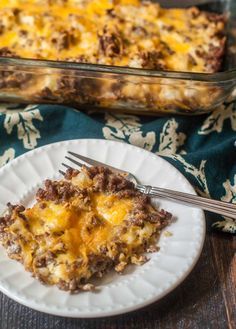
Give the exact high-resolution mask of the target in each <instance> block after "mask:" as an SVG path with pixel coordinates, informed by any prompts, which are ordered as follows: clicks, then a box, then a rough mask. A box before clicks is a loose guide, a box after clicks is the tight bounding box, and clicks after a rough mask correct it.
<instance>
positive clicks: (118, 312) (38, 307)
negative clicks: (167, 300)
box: [0, 138, 206, 319]
mask: <svg viewBox="0 0 236 329" xmlns="http://www.w3.org/2000/svg"><path fill="white" fill-rule="evenodd" d="M80 141H89V142H93V141H94V142H102V143H105V144H106V143H110V144H124V145H125V146H126V147H128V148H134V149H136V151H139V152H140V151H141V152H144V153H147V154H148V156H152V157H153V158H158V159H159V160H160V161H163V163H166V164H168V166H170V167H171V168H172V169H173V170H175V171H176V172H177V173H178V174H179V175H181V176H182V179H183V180H185V183H187V185H188V187H189V188H190V189H191V190H192V192H193V194H195V195H197V193H196V191H195V189H194V188H193V186H192V185H191V183H190V182H189V181H188V179H187V178H186V177H185V176H184V175H183V174H182V173H181V172H180V171H179V170H178V169H177V168H176V167H175V166H174V165H173V164H172V163H170V162H168V161H167V160H166V159H165V158H164V157H162V156H160V155H158V154H155V153H153V152H151V151H148V150H146V149H143V148H141V147H139V146H136V145H132V144H128V143H125V142H123V141H115V140H106V139H102V138H75V139H69V140H68V139H66V140H61V141H57V142H53V143H50V144H45V145H42V146H39V147H36V148H34V149H33V150H30V151H26V152H25V153H23V154H21V155H19V156H17V157H16V158H15V159H13V160H11V161H10V162H8V163H7V164H6V165H4V166H3V167H1V168H0V174H1V172H4V171H5V170H7V168H8V167H11V166H14V165H16V164H17V162H19V161H21V160H22V159H24V158H25V157H30V156H31V155H32V154H34V153H37V152H39V151H40V150H42V149H50V148H52V147H53V146H55V145H57V144H58V145H59V144H69V143H70V142H80ZM199 220H200V221H201V225H202V227H201V228H202V235H201V243H200V245H199V248H198V253H197V254H196V256H195V258H194V261H193V262H192V264H191V266H189V267H188V269H187V270H185V271H184V273H183V274H182V275H181V277H180V278H178V279H177V280H176V282H175V283H174V284H172V285H171V286H170V287H169V288H167V289H164V290H163V291H162V292H161V293H160V294H159V295H158V296H154V297H152V298H150V299H147V300H145V301H143V302H138V303H137V304H135V305H131V306H128V307H126V308H125V309H123V308H119V309H116V310H109V311H108V310H107V311H102V312H101V311H93V312H92V313H91V312H90V311H89V310H87V311H86V312H85V311H83V312H82V313H81V312H80V311H78V312H79V313H81V314H74V313H73V311H72V313H68V312H67V311H65V312H63V311H62V310H61V309H60V310H58V311H57V310H51V309H50V308H48V309H47V310H46V309H45V308H46V307H44V306H43V305H41V304H40V303H37V304H32V305H30V306H29V304H30V301H28V303H27V300H25V299H24V298H22V299H21V298H20V297H19V296H17V295H15V294H14V293H11V291H9V290H7V289H5V287H2V285H1V282H0V291H1V292H2V293H3V294H5V295H6V296H7V297H9V298H11V299H12V300H14V301H16V302H18V303H19V304H21V305H24V306H26V307H28V308H31V309H33V310H36V311H39V312H43V313H46V314H52V315H56V316H60V317H70V318H81V319H83V318H84V319H86V318H87V319H88V318H102V317H111V316H117V315H121V314H126V313H129V312H132V311H136V310H139V309H141V308H144V307H146V306H148V305H150V304H153V303H154V302H157V301H160V300H161V299H162V298H163V297H165V296H167V295H168V294H169V293H170V292H172V291H174V290H175V289H176V288H177V287H178V286H179V285H181V284H182V283H183V281H185V279H186V278H187V277H188V275H189V274H190V273H191V272H192V270H193V269H194V267H195V265H196V263H197V262H198V260H199V258H200V256H201V254H202V250H203V246H204V243H205V238H206V219H205V214H204V211H203V210H202V209H199ZM90 313H91V314H90Z"/></svg>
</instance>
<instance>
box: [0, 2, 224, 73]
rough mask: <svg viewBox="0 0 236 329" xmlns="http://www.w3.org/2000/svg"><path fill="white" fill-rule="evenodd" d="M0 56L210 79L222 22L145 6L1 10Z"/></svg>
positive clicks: (13, 6) (11, 5) (220, 47)
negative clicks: (204, 75)
mask: <svg viewBox="0 0 236 329" xmlns="http://www.w3.org/2000/svg"><path fill="white" fill-rule="evenodd" d="M0 17H1V19H0V47H1V48H0V54H1V53H2V55H6V56H19V57H23V58H36V59H51V60H59V61H65V60H66V61H75V62H85V63H95V64H106V65H115V66H129V67H136V68H145V69H155V70H172V71H186V72H206V73H212V72H216V71H218V70H219V68H220V65H221V58H222V55H223V51H224V43H225V38H224V33H223V31H224V27H225V20H224V17H222V16H221V15H217V14H212V13H208V12H201V11H199V10H198V9H197V8H195V7H192V8H189V9H163V8H161V7H160V6H159V4H158V3H152V2H149V1H140V0H114V1H111V0H100V1H95V0H92V1H87V0H54V1H52V0H8V1H4V0H3V1H1V2H0Z"/></svg>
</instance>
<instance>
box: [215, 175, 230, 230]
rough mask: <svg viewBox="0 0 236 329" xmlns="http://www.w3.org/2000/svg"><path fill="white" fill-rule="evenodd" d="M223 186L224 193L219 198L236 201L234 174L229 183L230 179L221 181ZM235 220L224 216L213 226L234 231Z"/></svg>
mask: <svg viewBox="0 0 236 329" xmlns="http://www.w3.org/2000/svg"><path fill="white" fill-rule="evenodd" d="M223 187H224V189H225V195H224V196H223V197H222V198H221V200H222V201H226V202H231V203H236V175H234V183H233V184H232V185H231V183H230V180H229V179H227V180H226V181H225V182H224V183H223ZM235 226H236V222H235V220H233V219H231V218H228V217H225V220H224V221H219V222H215V223H214V224H213V227H216V228H217V229H221V230H222V231H225V232H232V233H234V232H235V231H236V228H235Z"/></svg>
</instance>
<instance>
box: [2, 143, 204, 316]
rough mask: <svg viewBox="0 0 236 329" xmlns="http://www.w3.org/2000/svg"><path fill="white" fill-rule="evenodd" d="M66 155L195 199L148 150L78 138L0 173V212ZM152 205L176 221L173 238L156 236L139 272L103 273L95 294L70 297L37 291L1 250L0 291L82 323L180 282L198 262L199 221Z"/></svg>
mask: <svg viewBox="0 0 236 329" xmlns="http://www.w3.org/2000/svg"><path fill="white" fill-rule="evenodd" d="M68 150H72V151H74V152H78V153H80V154H83V155H85V156H88V157H89V156H90V157H93V158H95V159H97V160H98V161H102V162H105V163H108V164H111V165H112V166H115V167H118V168H123V169H125V170H127V171H130V172H132V173H133V174H135V175H136V177H137V178H138V179H139V180H140V181H141V182H142V183H144V184H149V185H156V186H160V187H167V188H171V189H175V190H179V191H183V192H189V193H192V194H195V192H194V189H193V188H192V187H191V185H190V184H189V183H188V181H187V180H186V179H185V178H184V176H183V175H182V174H181V173H180V172H179V171H177V170H176V169H175V168H174V167H173V166H171V165H170V164H169V163H168V162H167V161H165V160H163V159H162V158H160V157H158V156H156V155H154V154H152V153H150V152H148V151H144V150H142V149H140V148H138V147H134V146H131V145H128V144H124V143H118V142H113V141H105V140H93V139H84V140H83V139H82V140H72V141H65V142H59V143H55V144H51V145H47V146H44V147H41V148H38V149H36V150H33V151H31V152H28V153H26V154H24V155H22V156H20V157H18V158H17V159H15V160H13V161H11V162H10V163H9V164H7V165H6V166H4V167H3V168H2V169H0V182H1V184H0V213H1V212H2V211H3V210H4V209H5V205H6V203H7V202H8V201H10V202H12V203H17V202H22V203H23V204H24V205H25V206H28V205H31V204H32V200H33V194H34V193H35V191H36V189H37V188H38V187H39V186H40V185H41V184H42V181H43V180H44V179H46V178H58V177H59V175H58V174H57V172H58V169H59V168H61V166H60V163H61V162H62V160H63V159H64V156H65V154H66V152H67V151H68ZM156 203H157V205H159V206H161V207H163V208H164V209H166V210H168V211H170V212H171V213H172V214H173V215H174V216H175V217H176V221H175V222H174V223H173V224H171V226H169V227H168V228H167V231H169V232H171V233H172V234H173V235H172V236H169V237H168V236H165V234H162V236H161V239H160V241H159V246H160V251H159V252H157V253H153V254H150V258H151V259H150V261H149V262H147V263H146V264H144V265H143V266H130V267H129V270H128V273H126V274H124V275H118V274H115V273H112V274H110V275H107V276H106V277H105V278H104V279H103V280H101V281H100V285H99V286H100V290H99V292H97V293H93V292H83V293H80V294H77V295H70V294H69V293H66V292H63V291H60V290H59V289H58V288H56V287H48V286H44V285H42V284H41V283H39V282H38V281H37V280H35V279H34V278H32V277H31V275H30V273H28V272H26V271H25V270H24V268H23V266H22V265H21V264H19V263H17V262H16V261H13V260H10V259H9V258H8V257H7V256H6V253H5V251H4V249H3V248H2V247H0V290H1V291H2V292H3V293H5V294H6V295H7V296H9V297H10V298H12V299H14V300H16V301H17V302H19V303H22V304H24V305H26V306H29V307H31V308H33V309H36V310H39V311H42V312H46V313H51V314H55V315H60V316H68V317H88V318H89V317H102V316H110V315H115V314H121V313H125V312H128V311H132V310H135V309H138V308H140V307H143V306H145V305H148V304H150V303H152V302H154V301H156V300H158V299H160V298H162V297H163V296H165V295H166V294H167V293H168V292H170V291H171V290H173V289H174V288H175V287H176V286H178V285H179V284H180V283H181V282H182V281H183V280H184V278H185V277H186V276H187V275H188V274H189V273H190V271H191V270H192V268H193V266H194V265H195V263H196V261H197V260H198V258H199V255H200V253H201V250H202V246H203V242H204V237H205V218H204V213H203V211H202V210H200V209H196V208H191V207H186V206H183V205H179V204H176V203H172V202H169V201H164V200H161V199H159V200H157V201H156Z"/></svg>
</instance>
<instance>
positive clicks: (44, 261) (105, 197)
mask: <svg viewBox="0 0 236 329" xmlns="http://www.w3.org/2000/svg"><path fill="white" fill-rule="evenodd" d="M36 199H37V201H36V203H35V204H34V205H33V206H32V207H31V208H27V209H25V208H24V207H23V206H21V205H15V206H13V205H11V204H9V210H8V214H7V215H5V216H4V217H2V218H0V242H1V243H2V245H3V246H4V247H5V248H6V250H7V253H8V255H9V257H10V258H13V259H15V260H17V261H20V262H21V263H22V264H23V265H24V267H25V269H26V270H27V271H30V272H32V274H33V275H34V276H35V277H36V278H38V279H39V280H40V281H41V282H43V283H45V284H49V285H57V286H58V287H59V288H60V289H63V290H68V291H71V292H77V291H79V290H91V289H93V288H94V286H93V284H91V282H90V279H92V278H94V277H101V276H103V275H104V274H105V273H106V272H107V271H109V270H111V269H112V268H114V269H115V270H116V271H117V272H122V271H123V270H124V269H125V267H126V266H127V264H129V263H133V264H137V265H141V264H143V263H144V262H145V261H147V258H146V256H144V255H143V252H145V251H150V252H151V251H156V250H157V247H156V242H157V238H158V236H159V235H160V232H161V229H162V228H163V227H165V226H166V225H168V223H169V222H170V219H171V215H170V214H169V213H168V212H165V211H164V210H161V211H158V210H157V209H155V208H154V207H153V206H152V205H151V204H150V201H149V199H148V198H147V197H146V196H144V195H142V194H141V193H139V192H138V191H137V190H135V188H134V186H133V184H132V183H131V182H129V181H127V180H126V179H125V178H124V177H123V176H121V175H118V174H114V173H112V172H111V171H109V170H107V169H105V168H103V167H92V168H90V169H86V168H83V170H82V171H81V172H78V171H75V170H69V171H67V174H66V176H65V179H62V180H59V181H51V180H47V181H46V182H45V187H44V188H43V189H39V190H38V192H37V195H36Z"/></svg>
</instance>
